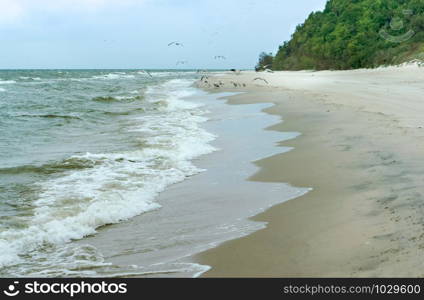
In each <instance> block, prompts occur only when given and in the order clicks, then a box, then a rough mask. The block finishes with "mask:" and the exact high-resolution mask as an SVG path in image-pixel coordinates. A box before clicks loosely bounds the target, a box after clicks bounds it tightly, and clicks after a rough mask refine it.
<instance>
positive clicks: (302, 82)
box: [195, 67, 424, 277]
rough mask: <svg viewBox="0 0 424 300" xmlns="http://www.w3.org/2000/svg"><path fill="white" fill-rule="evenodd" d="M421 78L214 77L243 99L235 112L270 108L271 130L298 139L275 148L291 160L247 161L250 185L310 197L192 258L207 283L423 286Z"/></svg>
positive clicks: (398, 74) (408, 74)
mask: <svg viewBox="0 0 424 300" xmlns="http://www.w3.org/2000/svg"><path fill="white" fill-rule="evenodd" d="M423 74H424V72H423V70H421V69H418V68H415V67H414V68H412V67H411V68H410V69H408V68H398V69H395V68H393V69H392V68H388V69H385V70H361V71H347V72H278V73H273V74H264V73H254V72H244V74H243V73H242V74H241V75H233V74H227V75H223V76H220V77H214V78H212V79H210V82H219V81H221V82H222V83H223V85H222V87H221V88H219V90H232V91H235V90H241V91H245V92H246V93H244V94H241V95H236V96H232V97H230V98H229V103H231V104H235V105H238V104H244V103H260V102H266V103H269V102H272V103H275V106H273V107H271V108H267V109H266V110H265V111H266V112H267V113H270V114H276V115H279V116H282V118H283V119H284V122H282V123H281V124H278V125H275V126H272V127H271V128H268V130H276V131H286V132H287V131H293V132H301V133H302V135H301V136H299V137H297V138H296V139H294V140H290V141H285V142H282V143H281V145H282V146H287V147H293V148H294V149H293V150H292V151H290V152H288V153H282V154H277V155H274V156H271V157H268V158H265V159H262V160H259V161H257V162H255V163H256V164H257V166H258V167H259V168H260V170H259V171H258V172H257V173H256V174H255V175H254V176H252V177H251V178H248V180H250V181H258V182H286V183H289V184H291V185H293V186H295V187H312V188H313V190H312V191H311V192H309V193H307V194H306V195H305V196H302V197H299V198H296V199H293V200H290V201H288V202H285V203H282V204H279V205H277V206H274V207H272V208H271V209H269V210H267V211H266V212H264V213H261V214H259V215H257V216H255V217H254V218H253V220H255V221H260V222H267V227H266V228H265V229H262V230H259V231H257V232H254V233H252V234H250V235H249V236H247V237H243V238H239V239H236V240H232V241H229V242H225V243H223V244H222V245H220V246H218V247H217V248H214V249H211V250H208V251H206V252H203V253H201V254H200V255H197V256H196V257H195V261H196V262H198V263H200V264H202V265H210V266H211V267H212V268H211V269H210V270H209V271H208V272H206V273H204V274H203V276H206V277H334V276H340V277H365V276H376V277H387V276H395V277H396V276H423V274H424V271H423V263H422V259H421V256H422V255H423V254H424V218H423V217H424V209H423V206H424V198H423V195H422V193H423V186H424V165H423V164H422V163H421V161H422V155H423V154H422V153H423V150H424V129H422V128H421V125H420V124H421V119H420V117H419V116H422V114H420V112H421V111H424V101H422V100H421V101H420V100H419V98H417V97H418V96H419V95H420V93H421V94H422V92H423V91H424V85H423V83H422V82H423V81H420V80H418V79H420V78H421V77H423ZM256 77H262V78H265V79H266V80H267V81H268V84H266V83H265V82H263V81H260V80H256V81H254V80H253V79H254V78H256ZM231 81H233V82H237V83H241V82H243V83H245V84H246V87H234V86H233V83H231ZM200 86H202V87H204V88H208V87H207V86H205V85H204V84H203V85H202V84H201V85H200ZM212 90H215V89H212ZM421 102H422V103H421ZM386 104H387V105H386ZM423 122H424V120H423ZM254 146H255V138H254V137H252V147H254ZM258 201H260V199H258Z"/></svg>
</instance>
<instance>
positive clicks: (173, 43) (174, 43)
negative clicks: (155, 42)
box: [168, 41, 184, 47]
mask: <svg viewBox="0 0 424 300" xmlns="http://www.w3.org/2000/svg"><path fill="white" fill-rule="evenodd" d="M172 45H175V46H181V47H184V45H183V44H182V43H180V42H176V41H175V42H171V43H169V44H168V46H172Z"/></svg>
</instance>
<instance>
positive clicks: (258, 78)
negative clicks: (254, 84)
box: [253, 77, 269, 84]
mask: <svg viewBox="0 0 424 300" xmlns="http://www.w3.org/2000/svg"><path fill="white" fill-rule="evenodd" d="M255 80H262V81H263V82H265V83H266V84H269V83H268V81H266V79H264V78H261V77H256V78H255V79H253V81H255Z"/></svg>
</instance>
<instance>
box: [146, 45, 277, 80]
mask: <svg viewBox="0 0 424 300" xmlns="http://www.w3.org/2000/svg"><path fill="white" fill-rule="evenodd" d="M171 46H177V47H184V44H183V43H181V42H179V41H173V42H170V43H168V47H171ZM214 59H216V60H218V59H222V60H225V59H227V58H226V57H225V56H223V55H215V56H214ZM186 64H188V61H187V60H179V61H177V62H176V65H177V66H178V65H186ZM269 67H270V65H266V66H263V68H262V70H263V71H265V72H269V73H273V71H272V70H271V69H269ZM230 71H232V72H234V74H236V75H239V74H240V73H241V71H240V70H236V69H231V70H230ZM140 72H143V73H145V74H147V75H148V76H149V77H151V78H153V75H152V74H151V73H150V72H149V71H146V70H141V71H140ZM197 73H201V74H202V75H201V77H200V82H201V83H202V84H204V85H206V86H207V87H214V88H221V87H224V86H225V83H224V82H222V81H219V82H211V80H210V77H209V76H208V71H207V70H198V71H197ZM252 81H263V82H264V83H266V84H269V82H268V81H267V80H266V79H265V78H262V77H256V78H254V79H253V80H252ZM230 84H231V85H232V86H234V87H236V88H237V87H246V86H247V85H246V83H239V82H234V81H230Z"/></svg>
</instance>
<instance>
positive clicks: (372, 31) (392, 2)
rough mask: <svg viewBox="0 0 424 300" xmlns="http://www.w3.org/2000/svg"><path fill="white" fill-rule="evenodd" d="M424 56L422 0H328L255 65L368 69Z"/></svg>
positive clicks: (281, 67) (287, 67) (302, 68)
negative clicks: (322, 8) (273, 53)
mask: <svg viewBox="0 0 424 300" xmlns="http://www.w3.org/2000/svg"><path fill="white" fill-rule="evenodd" d="M414 59H418V60H424V1H423V0H329V1H328V2H327V4H326V6H325V9H324V10H323V11H318V12H313V13H311V14H310V15H309V17H308V18H307V19H306V21H305V22H304V23H303V24H299V25H298V26H297V28H296V30H295V32H294V33H293V35H292V37H291V39H290V40H289V41H286V42H284V43H283V45H280V47H279V49H278V52H277V54H276V55H275V56H273V55H272V54H271V53H265V52H263V53H261V54H260V57H259V62H258V64H257V66H256V70H261V69H265V68H270V69H273V70H305V69H314V70H324V69H335V70H345V69H357V68H372V67H377V66H381V65H393V64H400V63H403V62H405V61H411V60H414Z"/></svg>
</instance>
